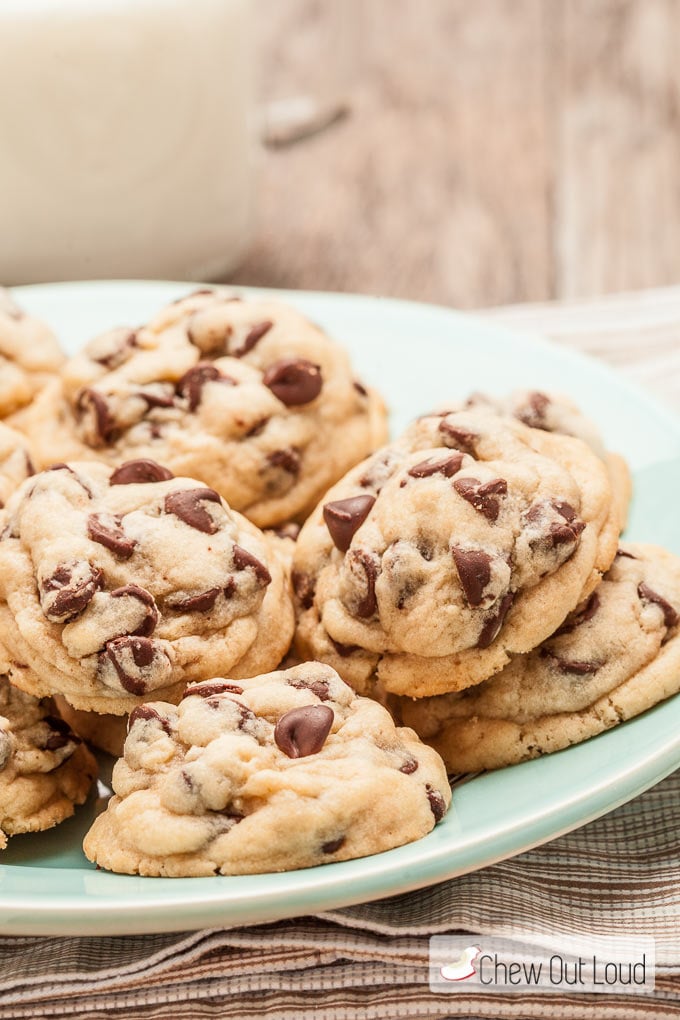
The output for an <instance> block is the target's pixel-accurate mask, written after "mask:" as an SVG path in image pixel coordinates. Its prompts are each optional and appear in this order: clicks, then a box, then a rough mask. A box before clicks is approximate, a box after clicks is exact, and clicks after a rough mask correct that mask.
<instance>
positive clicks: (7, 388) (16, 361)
mask: <svg viewBox="0 0 680 1020" xmlns="http://www.w3.org/2000/svg"><path fill="white" fill-rule="evenodd" d="M63 360H64V355H63V354H62V352H61V349H60V347H59V344H58V343H57V340H56V337H55V336H54V335H53V333H52V332H51V330H50V329H49V328H48V327H47V326H46V325H45V324H44V323H42V322H40V321H39V320H38V319H34V318H33V317H32V316H30V315H27V314H26V313H25V312H23V311H22V310H21V308H19V306H18V305H17V304H16V303H15V302H14V300H13V299H12V298H11V296H10V294H9V291H6V290H4V289H3V288H2V287H0V418H6V417H7V416H8V415H11V414H12V413H14V412H15V411H18V410H19V409H20V408H22V407H24V406H25V405H26V404H28V403H29V401H31V400H32V399H33V398H34V397H35V395H36V393H38V391H39V390H41V389H42V388H43V387H44V386H45V385H46V384H47V383H48V382H49V381H50V380H52V379H53V378H54V376H55V373H56V372H57V371H58V370H59V367H60V365H61V363H62V362H63Z"/></svg>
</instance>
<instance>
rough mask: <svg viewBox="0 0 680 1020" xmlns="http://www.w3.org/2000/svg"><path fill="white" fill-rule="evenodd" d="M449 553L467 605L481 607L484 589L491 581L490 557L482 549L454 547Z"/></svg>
mask: <svg viewBox="0 0 680 1020" xmlns="http://www.w3.org/2000/svg"><path fill="white" fill-rule="evenodd" d="M451 553H452V555H453V561H454V563H455V565H456V570H457V571H458V577H459V578H460V583H461V585H462V588H463V591H464V592H465V598H466V599H467V601H468V604H469V605H471V606H479V605H481V603H482V600H483V598H484V589H485V588H486V586H487V585H488V583H489V581H490V580H491V563H492V557H491V556H489V554H488V553H485V552H484V551H483V550H482V549H461V548H459V547H458V546H455V545H454V546H452V548H451Z"/></svg>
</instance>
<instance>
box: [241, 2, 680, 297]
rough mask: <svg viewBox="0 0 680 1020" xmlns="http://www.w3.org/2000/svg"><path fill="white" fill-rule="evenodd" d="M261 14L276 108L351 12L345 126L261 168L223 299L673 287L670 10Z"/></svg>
mask: <svg viewBox="0 0 680 1020" xmlns="http://www.w3.org/2000/svg"><path fill="white" fill-rule="evenodd" d="M256 7H257V8H258V9H259V10H260V14H261V26H260V27H261V31H262V34H263V43H262V45H263V51H264V53H265V59H264V62H263V63H264V67H263V82H264V87H265V88H269V89H270V90H271V88H274V91H275V92H278V93H285V91H286V85H287V83H288V84H289V85H290V88H291V89H292V88H293V87H294V84H295V80H296V75H298V74H299V73H300V68H301V67H302V68H303V70H304V71H305V72H306V73H307V74H308V75H309V76H310V77H311V79H312V81H314V75H315V74H317V75H319V74H321V75H322V74H323V73H324V71H325V70H327V69H328V66H329V63H331V62H332V57H333V50H334V47H335V48H336V49H337V46H336V42H337V40H336V36H337V34H338V23H337V19H338V10H339V7H342V8H343V9H344V10H345V11H351V15H352V20H353V22H354V26H353V32H354V37H353V40H350V43H351V47H352V52H353V54H354V55H353V58H352V63H351V64H350V79H351V80H350V85H349V93H348V94H349V95H350V102H351V112H350V114H349V116H348V117H346V118H345V119H344V120H342V121H341V122H339V123H337V124H336V125H334V126H333V127H331V128H329V129H327V130H326V131H325V132H323V133H320V134H318V135H316V136H314V137H311V138H309V139H307V140H306V141H304V142H299V143H297V144H295V145H291V146H288V147H280V148H269V149H267V150H265V152H264V154H263V162H262V167H261V180H260V199H259V209H258V224H257V232H256V238H255V242H254V244H253V247H252V249H251V252H250V255H249V257H248V258H247V260H246V262H245V263H244V265H243V266H242V268H241V269H240V270H239V273H238V274H237V276H236V277H234V279H235V280H237V281H239V282H243V283H252V284H261V285H267V286H277V287H310V288H316V289H328V290H343V291H360V292H366V293H374V294H385V295H391V296H399V297H413V298H418V299H422V300H430V301H438V302H443V303H448V304H453V305H457V306H459V307H479V306H484V305H494V304H504V303H511V302H520V301H537V300H544V299H549V298H574V297H580V296H588V295H594V294H601V293H605V292H611V291H619V290H627V289H633V288H642V287H650V286H658V285H663V284H667V283H675V282H678V281H680V0H363V2H362V0H258V3H257V5H256ZM319 16H320V17H321V19H322V25H323V24H324V22H325V23H326V25H325V30H324V31H325V37H324V35H323V33H322V37H321V41H319V36H318V31H317V30H318V27H319V26H318V21H316V20H315V19H318V18H319ZM345 16H346V15H345ZM329 54H330V56H329Z"/></svg>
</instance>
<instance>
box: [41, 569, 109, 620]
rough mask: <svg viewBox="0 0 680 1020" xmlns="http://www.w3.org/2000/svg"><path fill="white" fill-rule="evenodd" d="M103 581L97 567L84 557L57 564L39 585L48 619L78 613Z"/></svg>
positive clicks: (69, 616)
mask: <svg viewBox="0 0 680 1020" xmlns="http://www.w3.org/2000/svg"><path fill="white" fill-rule="evenodd" d="M103 582H104V575H103V573H102V571H101V570H99V568H98V567H93V566H92V565H91V564H90V563H88V562H86V561H81V562H79V563H62V564H60V565H59V566H58V567H57V569H56V570H55V572H54V573H53V574H52V576H51V577H48V578H46V579H45V580H44V581H43V582H42V584H41V585H40V589H41V592H40V602H41V605H42V609H43V612H44V614H45V616H46V617H47V619H48V620H52V621H53V622H54V623H65V622H66V621H67V620H72V619H73V618H74V617H75V616H77V615H78V613H81V612H82V611H83V609H84V608H85V606H86V605H87V604H88V602H89V601H90V600H91V599H92V598H93V597H94V594H95V592H96V591H98V590H99V589H100V588H101V587H102V586H103Z"/></svg>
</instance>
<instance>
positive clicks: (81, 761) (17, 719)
mask: <svg viewBox="0 0 680 1020" xmlns="http://www.w3.org/2000/svg"><path fill="white" fill-rule="evenodd" d="M96 775H97V763H96V762H95V760H94V758H93V757H92V755H91V754H90V752H89V751H88V750H87V748H86V747H85V746H84V745H83V744H81V742H80V740H79V738H78V737H76V736H75V734H74V733H72V732H71V730H70V729H69V727H68V726H67V724H66V723H65V722H64V721H63V719H60V718H59V717H58V716H57V715H55V714H54V709H53V708H52V706H50V704H49V702H48V701H38V699H37V698H33V697H31V695H30V694H24V693H23V691H19V690H17V689H16V688H15V687H12V685H11V684H10V682H9V680H8V679H7V677H6V676H0V849H4V847H5V846H6V845H7V836H13V835H15V834H17V833H20V832H37V831H38V830H42V829H50V828H52V826H53V825H57V824H58V823H59V822H62V821H63V820H64V819H65V818H68V817H69V816H70V815H72V814H73V811H74V807H75V805H76V804H82V803H83V801H84V800H85V798H86V797H87V793H88V791H89V789H90V787H91V785H92V782H93V780H94V778H95V776H96Z"/></svg>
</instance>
